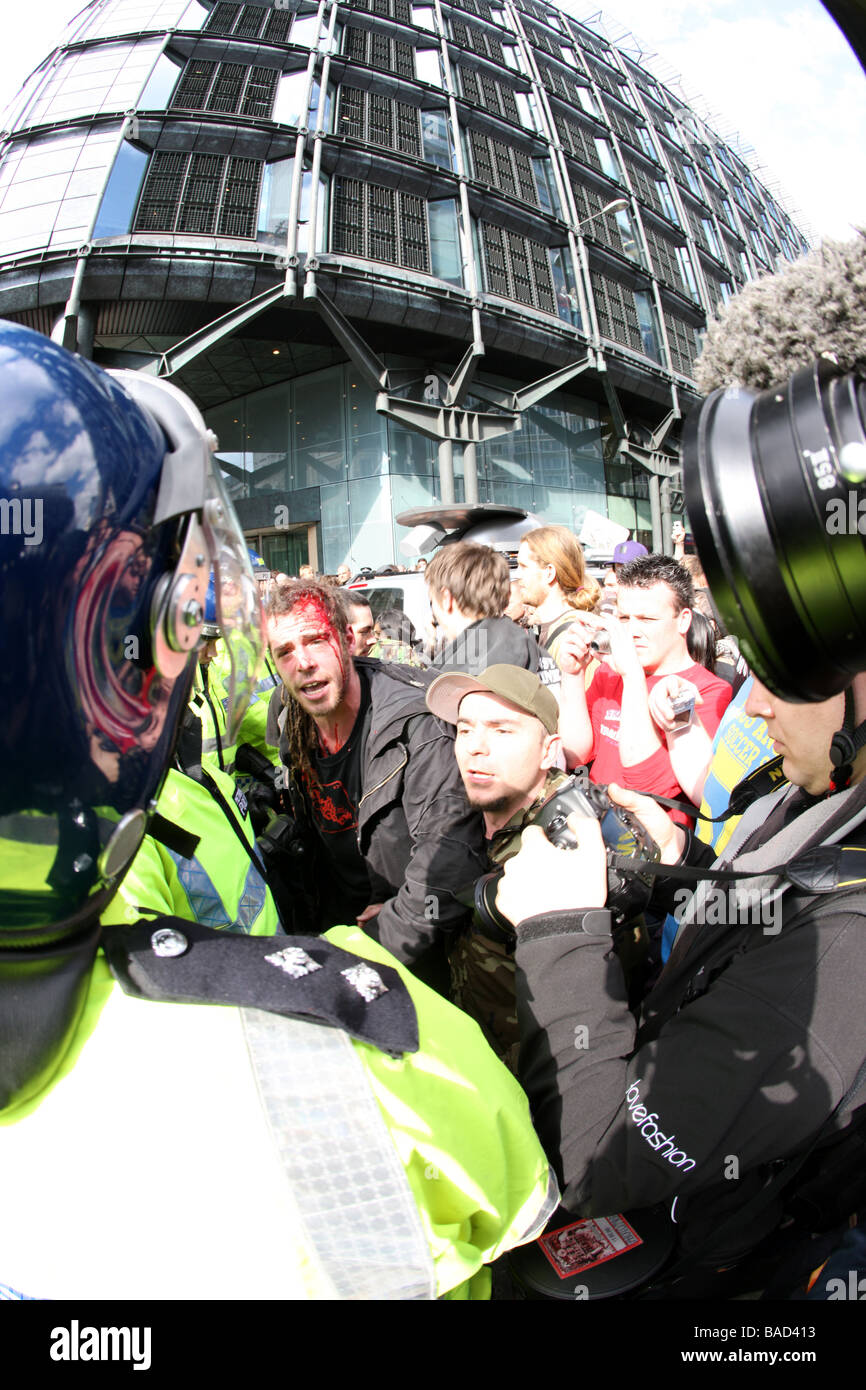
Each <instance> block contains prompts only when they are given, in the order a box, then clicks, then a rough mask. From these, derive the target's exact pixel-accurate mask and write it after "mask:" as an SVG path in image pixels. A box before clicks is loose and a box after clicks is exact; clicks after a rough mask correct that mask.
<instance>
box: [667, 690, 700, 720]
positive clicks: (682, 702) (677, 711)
mask: <svg viewBox="0 0 866 1390" xmlns="http://www.w3.org/2000/svg"><path fill="white" fill-rule="evenodd" d="M694 708H695V697H694V695H689V694H688V693H687V691H682V692H681V693H680V694H679V695H674V696H672V698H671V709H672V710H673V712H674V722H675V723H676V724H688V722H689V720H690V719H691V717H692V714H693V713H694Z"/></svg>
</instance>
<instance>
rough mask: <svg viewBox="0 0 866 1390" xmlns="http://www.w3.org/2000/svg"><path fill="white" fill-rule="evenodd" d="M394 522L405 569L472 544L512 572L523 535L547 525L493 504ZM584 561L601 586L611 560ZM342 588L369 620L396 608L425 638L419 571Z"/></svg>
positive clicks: (425, 602) (406, 515)
mask: <svg viewBox="0 0 866 1390" xmlns="http://www.w3.org/2000/svg"><path fill="white" fill-rule="evenodd" d="M397 521H398V523H399V524H400V525H401V526H406V527H408V528H410V529H409V534H408V536H404V538H403V540H402V541H401V542H400V552H401V554H402V555H404V556H406V558H407V563H410V564H414V563H415V562H416V561H417V560H418V558H419V557H423V556H424V555H425V554H426V553H428V552H431V551H434V550H436V549H438V547H439V546H441V545H453V544H454V542H455V541H475V542H476V543H477V544H478V545H489V546H491V547H492V548H493V549H494V550H501V551H502V553H503V554H504V555H505V556H506V557H507V558H508V561H509V564H510V565H511V566H512V568H513V567H514V566H516V564H517V551H518V547H519V545H520V542H521V540H522V539H523V537H524V536H525V535H526V533H527V531H534V530H536V528H537V527H539V526H546V525H547V523H546V522H545V521H543V520H542V518H541V517H539V516H535V515H533V513H532V512H527V511H525V510H524V508H523V507H503V506H500V505H499V504H497V503H495V502H486V503H479V504H478V505H477V506H454V507H427V508H421V509H418V510H414V511H409V512H401V513H400V515H399V516H398V517H397ZM586 561H587V570H588V571H589V573H590V574H591V575H592V576H593V578H595V579H597V580H598V582H599V583H600V584H601V583H602V582H603V580H604V576H605V572H606V571H607V569H608V568H609V567H610V565H611V564H612V563H613V560H612V557H605V558H599V560H598V562H595V561H594V560H593V559H592V558H591V557H590V556H589V555H587V557H586ZM346 588H347V589H351V590H352V591H353V592H359V593H361V594H363V596H364V598H365V599H366V600H367V601H368V602H369V604H370V607H371V608H372V610H373V617H374V618H377V617H378V616H379V614H380V613H382V612H384V610H385V609H386V608H400V609H402V611H403V612H404V613H405V614H406V616H407V617H408V618H410V619H411V621H412V623H413V624H414V626H415V631H416V632H417V634H418V636H419V638H423V637H424V636H425V635H427V632H428V628H429V626H430V623H431V619H432V614H431V612H430V602H429V599H428V597H427V584H426V582H425V579H424V575H423V573H421V572H420V571H415V570H413V571H410V572H409V573H408V574H372V575H358V576H356V577H355V578H354V579H351V580H350V581H349V583H348V584H347V585H346Z"/></svg>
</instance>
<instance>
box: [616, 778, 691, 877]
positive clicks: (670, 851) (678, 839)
mask: <svg viewBox="0 0 866 1390" xmlns="http://www.w3.org/2000/svg"><path fill="white" fill-rule="evenodd" d="M607 794H608V796H609V797H610V799H611V801H613V802H615V803H616V805H617V806H621V807H622V808H623V810H624V811H631V813H632V815H634V816H635V817H636V818H637V819H638V820H639V821H640V823H641V825H642V826H643V827H644V829H645V830H646V831H648V833H649V834H650V835H651V836H652V838H653V839H654V840H655V842H656V844H657V845H658V847H659V849H660V850H661V861H662V863H663V864H676V863H678V862H679V860H680V858H681V857H682V852H683V849H684V847H685V843H686V837H685V831H684V830H683V829H682V827H681V826H679V825H674V822H673V821H672V820H671V818H670V816H669V815H668V813H667V811H664V810H663V809H662V807H661V806H659V804H658V802H657V801H653V799H652V797H651V796H641V794H640V792H632V791H627V790H626V788H625V787H618V786H617V784H616V782H611V783H610V786H609V787H608V789H607Z"/></svg>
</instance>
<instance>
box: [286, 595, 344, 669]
mask: <svg viewBox="0 0 866 1390" xmlns="http://www.w3.org/2000/svg"><path fill="white" fill-rule="evenodd" d="M289 616H290V617H291V618H292V620H293V621H294V622H298V623H300V624H302V625H304V626H305V627H306V628H307V630H308V631H310V630H314V631H315V632H316V633H320V634H321V635H322V636H323V637H324V638H325V640H326V641H327V643H328V646H329V647H330V648H331V650H332V651H333V653H334V655H335V656H336V658H337V660H338V662H339V663H340V673H341V675H343V676H345V674H346V655H347V653H346V646H345V639H344V638H343V636H342V634H341V633H339V632H338V631H337V629H336V627H335V626H334V620H333V618H332V617H331V615H330V613H329V612H328V609H327V606H326V604H325V603H324V602H323V600H322V599H320V598H319V597H318V595H317V594H305V595H304V596H303V597H302V598H299V599H298V601H297V603H295V604H294V605H293V606H292V609H291V612H290V615H289Z"/></svg>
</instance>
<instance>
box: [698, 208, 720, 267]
mask: <svg viewBox="0 0 866 1390" xmlns="http://www.w3.org/2000/svg"><path fill="white" fill-rule="evenodd" d="M701 226H702V227H703V229H704V236H705V237H706V239H707V245H708V246H709V248H710V250H711V251H712V253H713V255H714V256H715V257H716V259H717V260H719V261H721V260H723V259H724V257H723V256H722V248H721V247H720V246H719V238H718V237H717V236H716V228H715V226H714V224H713V223H712V222H711V221H710V219H709V217H702V218H701Z"/></svg>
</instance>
